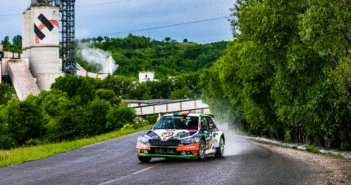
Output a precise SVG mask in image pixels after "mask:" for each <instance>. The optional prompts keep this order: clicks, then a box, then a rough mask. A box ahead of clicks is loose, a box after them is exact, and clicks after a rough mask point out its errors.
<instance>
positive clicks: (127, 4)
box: [0, 0, 235, 43]
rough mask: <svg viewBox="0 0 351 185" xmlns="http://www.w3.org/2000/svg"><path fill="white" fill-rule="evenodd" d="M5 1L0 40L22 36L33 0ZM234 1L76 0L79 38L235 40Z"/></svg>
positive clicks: (0, 9) (0, 8)
mask: <svg viewBox="0 0 351 185" xmlns="http://www.w3.org/2000/svg"><path fill="white" fill-rule="evenodd" d="M1 2H2V3H0V40H3V39H4V37H5V36H10V40H11V41H12V38H13V37H14V36H16V35H22V13H23V12H24V11H25V10H26V9H27V8H28V7H29V5H30V0H1ZM234 3H235V0H100V1H98V0H76V39H81V38H87V37H90V38H93V37H98V36H102V37H104V36H107V37H110V38H116V37H119V38H123V37H126V36H127V35H128V34H129V33H132V34H133V35H140V36H146V37H150V38H151V39H155V40H164V39H165V38H166V37H170V38H171V39H172V40H173V39H175V40H176V41H179V42H182V41H183V39H187V40H188V41H190V42H196V43H209V42H215V41H222V40H232V39H233V36H232V31H231V27H230V22H229V21H228V19H227V18H226V17H228V18H229V16H230V14H231V12H230V10H229V9H230V8H232V7H234ZM211 19H213V20H211ZM206 20H209V21H206ZM194 22H195V23H194ZM177 24H180V25H177ZM172 25H177V26H172ZM158 27H162V28H158ZM138 30H143V31H138Z"/></svg>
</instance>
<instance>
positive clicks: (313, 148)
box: [306, 145, 321, 154]
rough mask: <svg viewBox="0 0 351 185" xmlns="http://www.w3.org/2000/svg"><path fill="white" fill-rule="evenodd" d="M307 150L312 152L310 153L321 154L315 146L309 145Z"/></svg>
mask: <svg viewBox="0 0 351 185" xmlns="http://www.w3.org/2000/svg"><path fill="white" fill-rule="evenodd" d="M306 150H307V151H310V152H313V153H317V154H320V153H321V152H320V151H319V150H318V149H317V148H316V147H315V146H313V145H311V146H310V145H307V146H306Z"/></svg>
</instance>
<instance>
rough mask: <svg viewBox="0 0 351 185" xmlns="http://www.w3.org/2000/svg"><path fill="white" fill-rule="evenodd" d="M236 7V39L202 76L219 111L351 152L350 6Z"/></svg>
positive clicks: (249, 2)
mask: <svg viewBox="0 0 351 185" xmlns="http://www.w3.org/2000/svg"><path fill="white" fill-rule="evenodd" d="M232 12H233V14H232V20H231V24H232V28H233V35H234V37H235V39H234V41H233V42H231V43H229V45H228V48H227V49H226V51H225V54H224V56H223V57H221V58H220V59H219V60H217V61H216V63H214V64H213V66H212V67H211V68H210V69H205V70H204V72H203V74H202V76H201V80H200V81H201V88H202V90H203V93H204V96H203V97H204V99H205V101H206V102H207V103H209V104H210V107H211V108H213V111H216V112H217V113H226V114H219V115H225V117H224V118H226V119H229V120H231V122H237V123H238V124H239V125H240V126H241V127H243V128H244V129H245V130H246V131H248V132H249V133H251V134H254V135H260V136H267V137H272V138H278V139H281V140H283V139H284V140H286V141H294V142H302V143H308V144H314V145H318V146H326V147H329V148H340V149H343V150H351V110H350V109H349V108H348V106H349V105H350V103H351V101H350V100H351V99H350V93H351V88H350V80H351V75H350V74H351V71H350V69H351V68H350V63H351V60H350V51H351V22H350V14H351V6H350V4H348V3H347V2H346V1H320V0H309V1H300V0H291V1H285V0H278V1H277V0H265V1H263V0H262V1H261V0H238V3H237V4H236V5H235V7H234V8H233V9H232ZM349 107H350V106H349ZM211 110H212V109H211Z"/></svg>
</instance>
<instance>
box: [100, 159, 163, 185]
mask: <svg viewBox="0 0 351 185" xmlns="http://www.w3.org/2000/svg"><path fill="white" fill-rule="evenodd" d="M159 164H161V163H157V164H155V165H153V166H150V167H147V168H144V169H142V170H140V171H137V172H134V173H132V174H130V175H126V176H123V177H119V178H117V179H112V180H109V181H107V182H103V183H100V184H98V185H105V184H110V183H112V182H115V181H118V180H121V179H124V178H126V177H129V176H131V175H136V174H138V173H140V172H143V171H146V170H149V169H151V168H153V167H155V166H157V165H159Z"/></svg>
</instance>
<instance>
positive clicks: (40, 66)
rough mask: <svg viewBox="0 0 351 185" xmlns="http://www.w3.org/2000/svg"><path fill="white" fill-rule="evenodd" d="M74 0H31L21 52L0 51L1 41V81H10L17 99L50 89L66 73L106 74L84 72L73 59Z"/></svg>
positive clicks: (92, 75) (99, 76) (82, 74)
mask: <svg viewBox="0 0 351 185" xmlns="http://www.w3.org/2000/svg"><path fill="white" fill-rule="evenodd" d="M74 2H75V0H61V1H54V0H45V1H44V0H32V1H31V4H30V7H29V8H28V9H27V10H26V11H24V12H23V13H22V54H18V53H11V52H8V51H2V50H3V48H2V46H1V45H0V83H2V82H3V81H4V80H5V81H9V82H10V83H11V84H12V85H13V87H14V89H15V91H16V95H17V97H18V98H19V99H20V100H24V99H26V98H27V96H29V95H30V94H33V95H38V94H39V93H40V91H41V90H50V86H51V84H52V83H54V82H55V79H56V78H58V77H60V76H64V75H65V74H71V75H78V76H89V77H94V78H96V77H97V78H102V79H103V78H106V76H107V74H97V73H90V72H87V71H85V70H84V69H83V68H82V67H81V66H79V65H78V64H77V63H76V61H75V56H74V55H75V51H74V38H75V35H74V34H75V28H74ZM60 14H61V21H60ZM60 22H61V23H62V24H61V25H60ZM60 26H61V28H60ZM60 29H61V31H60ZM60 32H61V34H60ZM60 35H61V36H62V39H61V43H60ZM60 46H61V48H62V52H61V58H60ZM110 60H111V61H110V62H111V63H112V58H110Z"/></svg>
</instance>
